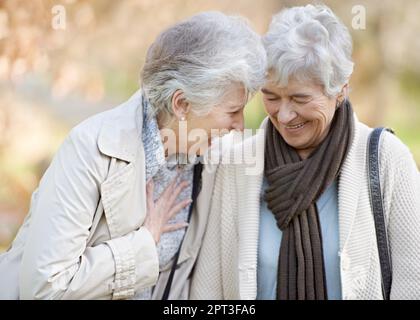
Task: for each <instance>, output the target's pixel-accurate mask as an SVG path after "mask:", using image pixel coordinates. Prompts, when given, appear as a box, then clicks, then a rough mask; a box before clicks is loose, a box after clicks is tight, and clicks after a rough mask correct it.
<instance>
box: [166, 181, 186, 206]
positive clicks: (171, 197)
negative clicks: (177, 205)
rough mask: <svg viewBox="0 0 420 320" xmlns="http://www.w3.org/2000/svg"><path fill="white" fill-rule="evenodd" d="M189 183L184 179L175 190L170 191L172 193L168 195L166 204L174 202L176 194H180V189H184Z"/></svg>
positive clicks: (170, 204)
mask: <svg viewBox="0 0 420 320" xmlns="http://www.w3.org/2000/svg"><path fill="white" fill-rule="evenodd" d="M189 184H190V183H189V182H188V181H186V180H184V181H182V182H181V183H180V184H179V185H178V186H177V187H176V189H175V190H173V191H172V193H171V194H170V195H169V199H168V204H169V206H170V207H171V206H172V204H173V203H174V202H175V200H176V199H177V198H178V196H179V195H180V194H181V192H182V190H184V189H185V188H186V187H188V185H189Z"/></svg>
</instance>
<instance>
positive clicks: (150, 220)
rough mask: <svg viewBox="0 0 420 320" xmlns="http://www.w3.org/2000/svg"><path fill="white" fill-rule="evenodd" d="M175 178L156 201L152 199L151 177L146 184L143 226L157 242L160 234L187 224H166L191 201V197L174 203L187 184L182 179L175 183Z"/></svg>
mask: <svg viewBox="0 0 420 320" xmlns="http://www.w3.org/2000/svg"><path fill="white" fill-rule="evenodd" d="M176 180H177V177H175V178H174V179H173V180H172V182H171V183H170V184H169V186H168V187H167V188H166V189H165V191H163V193H162V194H161V195H160V198H159V199H158V200H157V201H156V202H155V201H154V200H153V192H154V183H153V179H151V180H150V181H149V182H148V183H147V185H146V194H147V215H146V219H145V221H144V226H145V227H146V228H147V230H149V232H150V233H151V234H152V236H153V239H155V242H156V243H158V242H159V240H160V236H161V235H162V234H163V233H165V232H171V231H175V230H178V229H181V228H185V227H186V226H188V223H186V222H181V223H176V224H168V221H169V220H170V219H171V218H172V217H173V216H175V215H176V214H177V213H178V212H180V211H181V210H182V209H183V208H185V207H186V206H188V205H189V204H190V203H191V202H192V200H191V199H187V200H184V201H181V202H179V203H175V201H176V199H177V198H178V196H179V194H180V193H181V191H182V190H183V189H184V188H186V187H187V186H188V185H189V182H188V181H182V182H181V183H179V185H176Z"/></svg>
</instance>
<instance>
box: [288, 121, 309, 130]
mask: <svg viewBox="0 0 420 320" xmlns="http://www.w3.org/2000/svg"><path fill="white" fill-rule="evenodd" d="M307 123H308V121H305V122H301V123H297V124H295V125H286V126H285V127H286V129H287V130H288V131H291V132H296V131H299V130H300V129H302V128H303V127H305V125H306V124H307Z"/></svg>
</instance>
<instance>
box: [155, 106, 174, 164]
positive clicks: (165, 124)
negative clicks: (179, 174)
mask: <svg viewBox="0 0 420 320" xmlns="http://www.w3.org/2000/svg"><path fill="white" fill-rule="evenodd" d="M156 120H157V124H158V128H159V133H160V137H161V141H162V143H163V146H164V149H165V158H168V157H170V156H172V155H178V153H179V152H178V150H179V146H178V140H179V139H178V132H179V126H178V123H177V121H174V120H173V119H168V118H167V117H163V116H162V115H161V114H158V115H157V117H156Z"/></svg>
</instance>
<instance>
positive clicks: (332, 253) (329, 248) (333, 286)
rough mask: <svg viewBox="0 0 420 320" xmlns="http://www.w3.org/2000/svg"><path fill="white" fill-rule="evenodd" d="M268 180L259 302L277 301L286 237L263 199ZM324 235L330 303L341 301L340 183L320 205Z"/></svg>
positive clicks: (262, 224)
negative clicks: (281, 247)
mask: <svg viewBox="0 0 420 320" xmlns="http://www.w3.org/2000/svg"><path fill="white" fill-rule="evenodd" d="M267 186H268V185H267V181H266V180H265V179H264V183H263V188H262V193H261V201H260V203H261V207H260V227H259V242H258V267H257V290H258V291H257V299H259V300H274V299H276V291H277V264H278V257H279V250H280V242H281V237H282V232H281V230H280V229H279V228H278V227H277V224H276V220H275V218H274V215H273V214H272V212H271V211H270V210H269V209H268V208H267V203H266V202H265V201H264V199H263V195H264V192H265V189H266V188H267ZM316 205H317V207H318V212H319V220H320V224H321V232H322V245H323V249H324V262H325V274H326V280H327V292H328V299H329V300H341V280H340V258H339V256H338V251H339V235H338V202H337V182H336V181H334V183H332V184H331V185H330V186H329V187H328V189H327V190H325V192H324V193H323V194H322V195H321V197H320V198H319V199H318V201H317V202H316Z"/></svg>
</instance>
